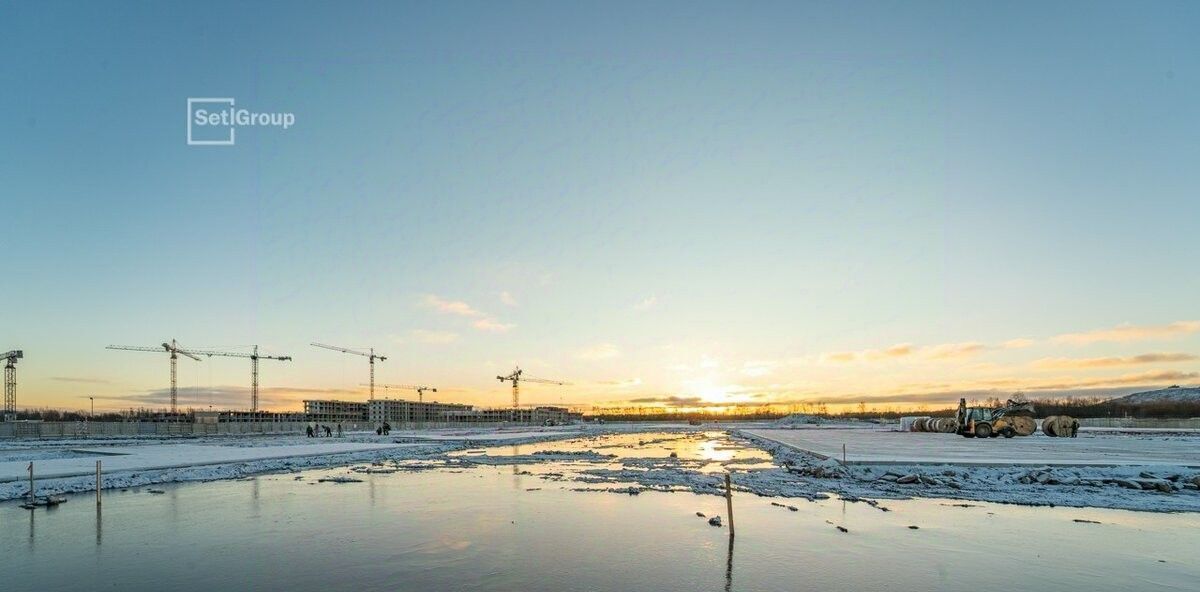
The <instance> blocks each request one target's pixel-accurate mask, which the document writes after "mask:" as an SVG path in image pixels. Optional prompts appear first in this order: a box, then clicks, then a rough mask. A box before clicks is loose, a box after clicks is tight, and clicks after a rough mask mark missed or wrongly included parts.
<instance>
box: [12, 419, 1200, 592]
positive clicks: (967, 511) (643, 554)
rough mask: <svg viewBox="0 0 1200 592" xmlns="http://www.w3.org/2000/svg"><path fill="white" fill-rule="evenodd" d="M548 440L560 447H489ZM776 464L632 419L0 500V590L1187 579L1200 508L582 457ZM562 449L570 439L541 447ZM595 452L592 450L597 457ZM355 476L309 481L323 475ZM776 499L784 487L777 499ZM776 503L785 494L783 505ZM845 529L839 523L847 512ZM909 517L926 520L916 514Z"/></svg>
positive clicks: (1191, 577)
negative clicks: (854, 496)
mask: <svg viewBox="0 0 1200 592" xmlns="http://www.w3.org/2000/svg"><path fill="white" fill-rule="evenodd" d="M538 452H542V453H546V454H548V455H551V456H552V458H553V460H549V461H546V462H536V463H527V464H521V463H516V464H489V463H490V462H491V461H481V462H478V463H476V462H472V461H470V459H472V458H488V459H497V461H496V462H500V463H503V462H504V461H502V460H499V459H500V457H504V456H512V457H516V459H517V460H520V459H523V458H529V457H534V456H537V455H536V454H535V453H538ZM589 452H591V453H595V454H612V455H615V457H614V458H642V457H655V458H659V459H663V458H672V457H671V456H670V455H671V453H675V455H676V456H675V457H674V458H676V459H678V461H679V462H685V463H694V464H695V465H696V466H698V467H700V468H701V469H702V470H704V471H723V470H726V468H733V469H736V468H738V467H741V466H757V465H761V464H762V463H769V462H770V457H769V456H767V455H765V454H764V453H762V452H761V451H757V450H754V449H751V448H746V447H743V446H740V445H739V444H737V443H735V442H732V441H730V440H728V439H727V438H726V437H725V436H724V435H723V434H720V433H712V434H701V435H694V434H693V435H685V434H637V435H621V436H601V437H597V438H589V439H581V440H575V441H567V442H559V443H545V444H528V445H522V446H515V447H514V446H503V447H495V448H488V449H475V450H470V451H464V452H462V453H458V454H457V455H456V458H457V459H464V460H465V462H462V463H458V462H456V463H452V464H447V465H445V466H441V467H437V468H431V469H430V468H426V469H423V470H417V471H411V470H401V471H398V472H394V473H389V472H377V473H369V472H365V471H363V470H361V469H362V468H363V467H360V470H359V471H352V470H350V469H348V468H340V469H325V470H312V471H306V472H302V473H295V474H292V473H287V474H274V475H263V476H258V477H254V478H248V479H245V480H240V481H220V482H211V483H194V484H182V485H163V486H160V487H158V490H161V491H163V493H161V494H154V493H149V490H148V489H147V488H141V489H137V490H129V491H126V492H121V491H109V492H106V493H105V496H104V504H103V506H102V509H101V510H97V508H96V505H95V501H94V497H93V496H91V495H77V496H72V497H71V499H70V501H69V502H68V503H66V504H63V505H61V506H59V507H58V508H54V509H50V510H45V509H42V510H37V511H32V512H31V511H27V510H22V509H19V508H18V507H17V505H16V503H11V502H10V503H4V504H0V573H2V574H4V575H3V578H4V586H3V589H4V590H6V591H7V590H14V591H24V590H79V589H84V588H86V589H102V590H151V589H171V590H186V591H202V590H203V591H211V590H251V589H254V590H267V589H271V590H344V589H353V590H497V591H499V590H547V591H551V590H553V591H562V590H581V591H582V590H689V591H691V590H723V589H728V590H803V589H811V590H845V591H858V590H960V589H964V588H968V589H974V590H1014V589H1033V588H1037V589H1085V590H1133V589H1137V590H1195V589H1196V582H1197V581H1200V565H1198V564H1197V562H1196V559H1195V558H1196V557H1197V554H1198V552H1200V534H1197V533H1198V532H1200V519H1198V517H1197V515H1195V514H1149V513H1136V512H1127V511H1118V510H1096V509H1069V508H1031V507H1022V506H1004V505H995V504H985V503H962V502H957V501H948V500H886V501H884V502H881V504H880V505H883V506H886V507H887V509H888V510H889V511H886V512H885V511H882V510H881V509H879V508H877V507H873V506H871V505H868V504H866V503H851V502H845V501H841V500H839V499H836V497H834V498H832V499H828V500H821V501H816V502H812V501H808V500H805V499H787V498H766V497H758V496H754V495H752V494H749V493H737V494H735V497H734V504H735V520H736V528H737V536H736V538H735V539H732V540H731V539H730V537H729V530H728V529H727V528H724V527H722V528H717V527H713V526H710V525H709V524H708V523H707V520H706V519H705V518H701V517H699V516H697V515H696V514H697V512H700V513H703V514H705V515H706V516H713V515H720V516H722V517H725V518H726V520H727V516H726V510H725V500H724V499H723V498H721V497H717V496H712V495H696V494H693V493H685V492H666V491H643V492H642V493H640V495H628V494H620V493H612V492H607V491H577V490H578V489H586V488H587V484H586V483H584V484H581V483H578V482H575V481H572V480H564V479H561V478H560V477H559V476H560V475H564V474H570V473H571V472H572V471H579V470H582V469H583V466H584V465H587V466H595V462H594V459H593V461H592V462H588V463H584V462H582V461H577V460H572V459H571V458H570V456H571V455H572V454H575V455H579V454H586V453H589ZM555 453H558V454H561V456H553V455H554V454H555ZM604 462H605V461H603V460H601V461H600V463H601V464H603V463H604ZM335 476H346V477H352V478H354V479H361V481H359V482H349V483H331V482H325V483H320V482H318V480H319V479H320V478H322V477H335ZM775 504H779V505H775ZM788 506H791V507H793V508H795V509H794V510H792V509H789V507H788ZM839 526H840V527H842V528H844V529H845V532H843V531H842V530H839V529H838V528H837V527H839ZM911 526H916V527H917V528H916V529H913V528H910V527H911Z"/></svg>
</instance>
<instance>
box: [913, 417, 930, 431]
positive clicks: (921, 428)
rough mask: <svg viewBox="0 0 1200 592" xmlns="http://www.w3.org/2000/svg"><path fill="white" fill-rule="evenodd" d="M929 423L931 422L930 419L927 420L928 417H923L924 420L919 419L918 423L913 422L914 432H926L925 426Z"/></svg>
mask: <svg viewBox="0 0 1200 592" xmlns="http://www.w3.org/2000/svg"><path fill="white" fill-rule="evenodd" d="M928 422H929V418H927V417H922V418H919V419H917V420H916V421H914V422H913V431H914V432H924V431H926V429H925V424H927V423H928Z"/></svg>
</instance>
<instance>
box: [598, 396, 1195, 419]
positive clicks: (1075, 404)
mask: <svg viewBox="0 0 1200 592" xmlns="http://www.w3.org/2000/svg"><path fill="white" fill-rule="evenodd" d="M1008 399H1012V400H1016V401H1028V402H1029V403H1032V404H1033V408H1034V413H1035V415H1036V416H1037V417H1047V416H1050V415H1070V416H1072V417H1081V418H1083V417H1132V418H1155V419H1165V418H1190V417H1200V401H1158V402H1148V403H1128V402H1123V401H1118V400H1117V399H1105V398H1102V397H1046V398H1029V397H1027V396H1026V395H1025V394H1024V393H1020V392H1017V393H1013V394H1012V395H1011V396H1010V397H1008ZM1006 403H1007V399H1004V400H1002V399H1001V398H1000V397H989V398H986V399H970V400H968V401H967V405H968V406H970V407H993V408H994V407H1001V406H1004V405H1005V404H1006ZM957 409H958V406H957V405H948V406H937V407H930V406H928V405H920V406H917V407H907V408H905V407H895V406H888V407H886V408H877V407H872V408H868V407H867V403H866V402H865V401H864V402H862V403H859V404H858V405H857V407H856V408H846V409H844V410H841V411H837V412H831V411H829V408H828V405H826V404H824V403H820V402H814V403H804V404H788V405H754V406H739V407H734V408H731V409H728V410H725V411H695V410H687V411H685V410H672V409H669V408H664V407H653V406H646V407H620V408H604V409H593V410H592V411H591V412H590V413H588V414H586V415H587V416H588V417H589V418H597V419H603V420H605V421H722V420H725V421H729V420H763V419H778V418H781V417H785V416H788V415H792V414H803V415H812V416H814V417H823V418H829V419H835V418H836V419H858V420H864V421H870V420H878V419H898V418H900V417H904V416H908V415H928V416H931V417H953V416H954V414H955V412H956V411H957Z"/></svg>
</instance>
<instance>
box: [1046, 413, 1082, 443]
mask: <svg viewBox="0 0 1200 592" xmlns="http://www.w3.org/2000/svg"><path fill="white" fill-rule="evenodd" d="M1074 423H1075V418H1073V417H1071V416H1069V415H1051V416H1050V417H1047V418H1046V419H1043V420H1042V433H1043V434H1046V435H1047V436H1050V437H1051V438H1069V437H1070V436H1071V426H1072V425H1074Z"/></svg>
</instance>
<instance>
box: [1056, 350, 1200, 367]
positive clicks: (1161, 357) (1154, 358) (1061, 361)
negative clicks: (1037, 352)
mask: <svg viewBox="0 0 1200 592" xmlns="http://www.w3.org/2000/svg"><path fill="white" fill-rule="evenodd" d="M1195 360H1200V356H1197V355H1194V354H1187V353H1150V354H1141V355H1137V356H1129V357H1124V358H1115V357H1114V358H1042V359H1040V360H1036V361H1034V362H1033V366H1034V367H1037V368H1050V369H1072V368H1112V367H1114V366H1137V365H1141V364H1158V363H1170V362H1192V361H1195Z"/></svg>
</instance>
